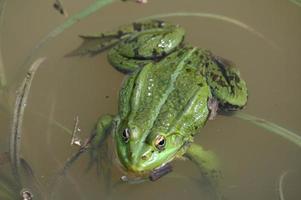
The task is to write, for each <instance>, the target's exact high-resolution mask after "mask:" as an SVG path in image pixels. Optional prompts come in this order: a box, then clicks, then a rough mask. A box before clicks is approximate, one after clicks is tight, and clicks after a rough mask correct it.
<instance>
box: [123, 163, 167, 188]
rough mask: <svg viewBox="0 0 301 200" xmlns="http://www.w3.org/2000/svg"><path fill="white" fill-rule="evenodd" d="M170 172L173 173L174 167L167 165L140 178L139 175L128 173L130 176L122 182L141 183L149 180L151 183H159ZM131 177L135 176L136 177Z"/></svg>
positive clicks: (143, 174)
mask: <svg viewBox="0 0 301 200" xmlns="http://www.w3.org/2000/svg"><path fill="white" fill-rule="evenodd" d="M170 172H172V166H171V164H170V163H166V164H163V165H161V166H160V167H157V168H155V169H153V170H152V171H150V172H149V173H141V174H139V175H138V176H137V174H131V173H127V175H128V176H122V177H121V180H122V181H125V182H130V183H140V182H141V181H146V180H147V179H148V180H150V181H157V180H158V179H160V178H161V177H163V176H165V175H166V174H168V173H170ZM131 175H134V177H133V176H131Z"/></svg>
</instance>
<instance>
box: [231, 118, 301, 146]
mask: <svg viewBox="0 0 301 200" xmlns="http://www.w3.org/2000/svg"><path fill="white" fill-rule="evenodd" d="M234 116H235V117H237V118H239V119H243V120H245V121H248V122H251V123H252V124H255V125H256V126H259V127H261V128H264V129H266V130H268V131H270V132H272V133H275V134H277V135H279V136H281V137H283V138H284V139H286V140H288V141H290V142H292V143H294V144H296V145H297V146H299V147H301V136H299V135H298V134H296V133H294V132H292V131H290V130H288V129H286V128H283V127H281V126H279V125H277V124H275V123H273V122H270V121H267V120H265V119H261V118H258V117H255V116H252V115H249V114H247V113H242V112H236V113H235V114H234Z"/></svg>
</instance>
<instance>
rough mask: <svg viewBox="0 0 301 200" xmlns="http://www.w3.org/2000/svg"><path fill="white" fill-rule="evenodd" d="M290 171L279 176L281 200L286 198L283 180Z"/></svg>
mask: <svg viewBox="0 0 301 200" xmlns="http://www.w3.org/2000/svg"><path fill="white" fill-rule="evenodd" d="M288 172H289V171H285V172H283V173H282V174H281V176H280V178H279V183H278V193H279V200H285V198H284V193H283V181H284V178H285V177H286V176H287V174H288Z"/></svg>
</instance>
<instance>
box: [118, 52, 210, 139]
mask: <svg viewBox="0 0 301 200" xmlns="http://www.w3.org/2000/svg"><path fill="white" fill-rule="evenodd" d="M202 56H203V54H202V52H201V50H200V49H198V48H192V47H185V48H183V49H180V50H177V51H175V52H173V53H172V54H170V55H169V56H167V57H165V58H164V59H162V60H161V61H160V62H158V63H156V64H149V65H147V66H145V67H143V68H142V69H141V70H140V71H138V72H136V73H134V74H133V75H131V76H130V77H129V78H128V79H127V81H126V82H125V84H124V86H123V89H122V90H121V92H120V108H119V110H120V111H119V112H120V117H121V120H126V121H127V123H128V125H127V126H129V127H130V128H131V130H133V132H135V133H136V134H135V137H137V139H146V138H149V139H150V140H152V139H153V138H154V137H156V136H157V135H158V134H160V135H169V134H173V133H178V134H181V135H183V136H185V135H187V136H188V135H192V134H194V133H195V132H196V129H198V128H200V127H202V126H203V125H204V123H205V122H206V120H207V117H208V114H209V110H208V107H207V101H208V98H209V97H210V95H211V94H210V89H209V86H208V85H207V84H206V80H205V77H204V76H203V74H204V70H203V68H202V67H199V66H201V63H200V62H202V61H203V59H202Z"/></svg>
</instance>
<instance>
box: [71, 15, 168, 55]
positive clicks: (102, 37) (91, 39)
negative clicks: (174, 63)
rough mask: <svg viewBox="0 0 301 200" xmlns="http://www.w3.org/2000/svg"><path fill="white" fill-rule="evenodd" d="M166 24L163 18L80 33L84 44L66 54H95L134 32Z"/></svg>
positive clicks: (161, 26)
mask: <svg viewBox="0 0 301 200" xmlns="http://www.w3.org/2000/svg"><path fill="white" fill-rule="evenodd" d="M165 26H169V25H167V23H165V22H163V21H161V20H148V21H143V22H134V23H131V24H128V25H124V26H121V27H119V28H118V29H116V30H113V31H107V32H103V33H99V34H94V35H80V37H81V38H82V39H83V42H82V44H81V45H80V46H79V47H78V48H77V49H75V50H74V51H72V52H70V53H69V54H67V55H66V56H78V55H80V56H83V55H90V56H93V55H96V54H98V53H101V52H103V51H105V50H107V49H109V48H111V47H113V46H115V45H116V44H117V43H118V42H120V41H121V40H124V39H126V38H128V37H130V36H131V35H132V34H134V33H137V32H142V31H146V30H149V29H156V28H163V27H165Z"/></svg>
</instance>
